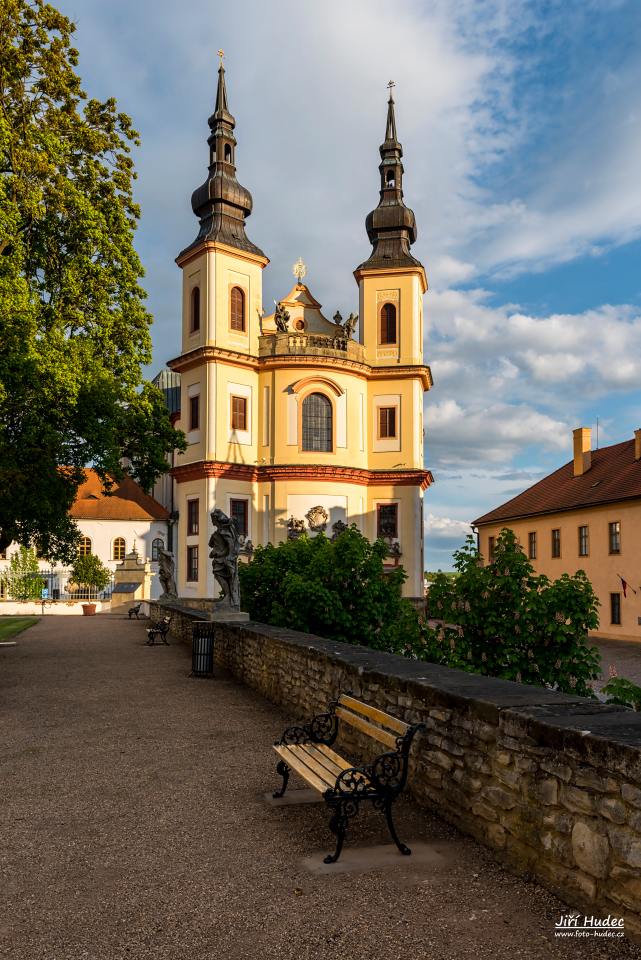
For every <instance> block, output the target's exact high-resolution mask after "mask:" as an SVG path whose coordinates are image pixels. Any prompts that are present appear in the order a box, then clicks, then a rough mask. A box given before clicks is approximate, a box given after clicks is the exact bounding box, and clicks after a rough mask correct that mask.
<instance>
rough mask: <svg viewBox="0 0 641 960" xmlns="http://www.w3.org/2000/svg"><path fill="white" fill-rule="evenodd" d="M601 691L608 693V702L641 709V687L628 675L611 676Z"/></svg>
mask: <svg viewBox="0 0 641 960" xmlns="http://www.w3.org/2000/svg"><path fill="white" fill-rule="evenodd" d="M601 692H602V693H605V694H606V695H607V698H608V699H607V700H606V703H616V704H619V705H620V706H622V707H630V708H631V709H632V710H637V711H641V687H640V686H639V685H638V684H637V683H633V681H632V680H628V679H627V678H626V677H617V676H616V675H615V676H613V677H610V679H609V680H608V682H607V683H606V685H605V686H604V687H603V689H602V691H601Z"/></svg>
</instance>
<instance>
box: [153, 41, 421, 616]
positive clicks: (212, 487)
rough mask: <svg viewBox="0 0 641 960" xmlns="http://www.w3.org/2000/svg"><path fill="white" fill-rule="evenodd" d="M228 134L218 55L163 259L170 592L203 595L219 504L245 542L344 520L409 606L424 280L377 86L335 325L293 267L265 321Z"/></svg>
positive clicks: (415, 578) (417, 571)
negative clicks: (361, 239)
mask: <svg viewBox="0 0 641 960" xmlns="http://www.w3.org/2000/svg"><path fill="white" fill-rule="evenodd" d="M235 123H236V121H235V119H234V117H233V116H232V114H231V113H230V109H229V102H228V97H227V89H226V80H225V70H224V67H223V63H222V57H221V63H220V67H219V70H218V88H217V93H216V105H215V109H214V112H213V114H212V116H211V117H210V118H209V127H210V131H211V132H210V135H209V137H208V140H207V143H208V148H209V167H208V173H207V178H206V180H205V182H204V183H203V184H202V186H200V187H198V188H197V189H196V190H195V191H194V193H193V195H192V200H191V203H192V208H193V212H194V214H195V215H196V217H197V218H198V221H199V229H198V235H197V237H196V239H195V240H194V241H193V242H192V243H190V244H189V246H187V247H185V249H184V250H183V251H182V252H181V253H180V254H179V255H178V257H177V259H176V263H177V264H178V266H179V268H180V270H181V271H182V347H181V353H180V356H178V357H176V358H175V359H174V360H171V361H170V362H169V368H170V371H172V372H171V373H169V374H168V377H169V378H170V379H171V381H172V382H173V383H174V384H178V383H179V390H180V392H179V396H180V400H179V403H176V404H175V406H176V407H179V411H176V413H175V417H174V419H175V422H176V425H177V426H178V427H179V428H180V429H182V430H183V431H184V433H185V435H186V438H187V442H188V447H187V450H186V451H185V452H184V453H176V455H175V456H174V462H173V467H172V470H171V480H170V481H169V484H168V485H167V484H165V490H164V493H163V492H162V491H158V492H157V496H159V498H161V499H162V500H163V502H164V503H165V506H167V507H168V508H169V509H170V510H171V511H172V513H171V516H172V518H173V523H174V529H173V530H172V534H173V535H172V537H171V541H172V546H173V549H174V553H175V557H176V579H177V586H178V592H179V595H180V596H183V597H186V598H187V597H189V598H194V599H196V598H201V597H202V598H204V597H211V596H215V595H216V593H217V587H216V586H215V582H214V579H213V576H212V573H211V564H210V561H209V549H208V540H209V536H210V534H211V532H212V527H211V522H210V517H209V515H210V512H211V511H212V510H213V509H214V508H215V507H218V508H220V509H221V510H223V511H224V512H225V513H226V514H228V515H229V516H231V517H233V518H234V519H235V521H236V523H237V525H238V528H239V530H240V533H241V534H242V536H243V537H244V538H245V539H246V541H251V544H252V545H253V546H256V545H258V544H267V543H269V542H271V543H274V544H277V543H279V542H281V541H283V540H286V539H287V538H288V537H298V536H300V535H301V534H302V532H303V531H304V532H306V533H307V534H308V535H311V536H314V535H316V534H317V533H319V532H320V531H323V532H325V534H326V535H327V536H332V535H334V534H336V533H338V532H340V530H341V529H342V525H343V524H346V525H349V524H356V525H357V526H358V528H359V529H360V531H361V532H362V533H363V534H364V535H365V536H366V537H368V538H370V539H375V538H377V537H382V538H383V539H384V540H385V541H386V543H387V544H388V558H387V561H386V563H387V564H388V565H389V566H390V567H394V566H397V565H402V566H403V567H404V569H405V571H406V573H407V581H406V583H405V586H404V593H405V595H406V596H410V597H419V596H422V595H423V492H424V491H425V489H426V488H427V487H428V486H429V485H430V483H431V482H432V475H431V473H430V471H429V470H426V469H425V467H424V463H423V393H424V392H425V391H426V390H429V389H430V387H431V385H432V377H431V373H430V368H429V366H427V365H426V364H425V363H424V360H423V295H424V294H425V292H426V290H427V280H426V276H425V269H424V267H423V265H422V264H421V263H420V262H419V260H417V259H416V258H415V257H414V256H413V255H412V253H411V250H410V248H411V245H412V244H413V243H414V241H415V240H416V221H415V217H414V213H413V212H412V211H411V210H410V209H409V208H408V207H406V206H405V204H404V202H403V164H402V159H401V158H402V155H403V151H402V147H401V144H400V142H399V140H398V137H397V133H396V119H395V113H394V100H393V97H392V89H391V85H390V96H389V102H388V105H387V124H386V129H385V140H384V142H383V144H382V145H381V147H380V156H381V160H380V164H379V171H380V200H379V203H378V206H377V207H376V209H374V210H373V211H372V212H371V213H370V214H369V215H368V216H367V219H366V229H367V235H368V237H369V241H370V243H371V246H372V249H371V253H370V255H369V257H368V258H367V259H366V260H364V261H363V262H362V263H361V264H359V266H357V267H356V269H355V270H354V278H355V280H356V284H357V286H358V314H357V316H355V315H353V314H352V315H350V316H349V317H348V318H346V319H345V320H343V318H342V317H341V316H340V314H338V313H337V314H336V315H335V316H334V317H333V318H332V319H331V320H330V319H328V318H327V317H325V316H324V315H323V313H322V305H321V304H320V303H319V302H318V301H317V300H316V299H315V297H314V295H313V293H312V291H311V290H310V289H309V288H308V287H307V286H306V285H305V283H303V278H304V276H305V266H304V264H303V263H302V261H300V260H299V261H298V263H297V264H296V265H295V267H294V276H295V278H296V282H295V284H294V285H293V286H292V288H291V290H289V291H288V292H287V293H285V294H284V296H283V298H282V300H281V301H280V302H279V303H278V305H277V307H276V309H275V311H274V312H273V313H271V314H266V313H265V311H264V310H263V298H262V275H263V270H264V269H265V267H266V266H267V265H268V263H269V259H268V257H267V255H266V254H265V253H264V252H263V250H262V249H260V247H258V246H256V244H255V243H253V242H252V241H251V240H250V239H249V237H248V236H247V234H246V220H247V218H248V217H249V215H250V214H251V211H252V196H251V194H250V192H249V190H247V189H246V188H245V187H243V186H241V185H240V183H239V182H238V180H237V178H236V138H235V136H234V128H235ZM355 175H356V172H355ZM168 487H169V488H170V489H168ZM169 500H170V501H171V502H170V503H169V502H168V501H169Z"/></svg>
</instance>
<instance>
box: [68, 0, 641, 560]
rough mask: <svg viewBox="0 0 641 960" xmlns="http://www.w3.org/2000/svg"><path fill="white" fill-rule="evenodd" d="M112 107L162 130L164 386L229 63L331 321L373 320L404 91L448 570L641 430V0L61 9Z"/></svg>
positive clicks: (428, 497) (272, 2)
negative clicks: (364, 309) (491, 520)
mask: <svg viewBox="0 0 641 960" xmlns="http://www.w3.org/2000/svg"><path fill="white" fill-rule="evenodd" d="M56 5H57V6H58V7H59V8H60V9H61V10H62V11H63V12H64V13H66V14H67V15H68V16H70V17H71V18H72V19H73V20H74V21H75V22H76V24H77V27H78V29H77V33H76V40H75V42H76V46H77V48H78V50H79V52H80V65H79V70H80V74H81V76H82V79H83V82H84V86H85V89H86V90H87V92H88V93H89V95H91V96H95V97H98V98H102V99H105V98H107V97H109V96H115V97H116V98H117V100H118V103H119V107H120V109H122V110H123V111H125V112H126V113H129V114H130V115H131V116H132V117H133V119H134V123H135V126H136V127H137V129H138V130H139V131H140V133H141V136H142V145H141V147H140V148H138V149H137V150H136V151H135V163H136V168H137V171H138V181H137V185H136V196H137V199H138V201H139V203H140V204H141V208H142V216H141V221H140V226H139V229H138V233H137V241H136V246H137V249H138V251H139V253H140V255H141V258H142V260H143V263H144V265H145V269H146V277H145V281H144V284H145V287H146V289H147V291H148V294H149V308H150V310H151V312H152V313H153V315H154V318H155V320H154V325H153V328H152V330H153V340H154V364H153V366H152V368H150V370H149V371H148V373H150V374H153V373H155V372H156V371H157V370H158V369H160V368H161V367H162V366H163V365H164V364H165V363H166V361H167V360H168V359H170V358H171V357H174V356H176V355H177V354H178V353H179V330H180V289H181V285H180V276H179V270H178V268H177V267H176V266H175V264H174V258H175V257H176V255H177V254H178V252H179V251H180V250H181V249H183V248H184V247H185V246H186V245H187V244H188V243H190V242H191V241H192V240H193V239H194V238H195V236H196V233H197V220H196V218H195V217H194V215H193V213H192V211H191V206H190V197H191V193H192V191H193V190H194V188H195V187H196V186H198V185H199V184H200V183H201V182H202V181H203V180H204V178H205V173H206V166H207V146H206V138H207V135H208V133H209V130H208V127H207V117H208V116H209V115H210V113H211V112H212V107H213V102H214V97H215V87H216V69H217V56H216V51H217V50H218V49H219V48H222V49H224V51H225V65H226V71H227V72H226V78H227V89H228V95H229V105H230V109H231V112H232V113H233V114H234V116H235V117H236V131H235V132H236V136H237V140H238V147H237V153H236V161H237V174H238V179H239V181H240V182H241V183H242V184H243V185H244V186H246V187H248V188H249V190H250V191H251V193H252V195H253V199H254V209H253V213H252V215H251V218H250V219H249V221H248V225H247V234H248V236H249V237H250V239H251V240H253V241H254V242H255V243H256V244H257V245H258V246H259V247H261V248H262V249H263V250H264V251H265V252H266V254H267V255H268V256H269V258H270V261H271V262H270V264H269V266H268V267H267V268H266V270H265V272H264V291H263V299H264V302H265V303H266V304H270V303H271V302H272V300H273V299H278V298H280V297H282V296H283V295H285V294H286V293H287V292H288V290H289V289H290V288H291V285H292V283H293V277H292V273H291V268H292V264H293V263H294V262H295V260H296V259H297V258H298V257H299V256H302V258H303V260H304V261H305V263H306V265H307V271H308V272H307V277H306V283H307V284H308V286H309V288H310V290H311V291H312V293H313V294H314V296H315V297H316V298H317V299H318V300H320V302H321V303H322V304H323V309H324V312H325V314H326V315H329V316H332V315H333V314H334V312H335V310H336V309H337V308H338V309H340V310H341V312H342V313H343V315H344V316H345V315H347V314H348V313H349V312H350V311H354V312H357V310H358V290H357V287H356V284H355V281H354V278H353V276H352V271H353V269H354V268H355V267H356V266H357V265H358V264H359V263H360V262H362V260H363V259H365V258H366V257H367V255H368V253H369V250H370V245H369V243H368V240H367V235H366V232H365V217H366V215H367V213H368V212H369V211H370V210H371V209H372V208H373V207H375V206H376V204H377V202H378V183H379V174H378V162H379V155H378V146H379V144H380V143H381V142H382V140H383V138H384V131H385V116H386V97H387V83H388V81H389V80H390V79H392V80H394V82H395V84H396V87H395V91H394V92H395V100H396V120H397V129H398V135H399V139H400V140H401V141H402V144H403V151H404V165H405V176H404V190H405V202H406V203H407V205H408V206H409V207H411V208H412V209H413V210H414V212H415V214H416V221H417V225H418V240H417V242H416V244H415V245H414V247H413V250H412V252H413V253H414V255H415V256H417V257H418V258H419V259H420V260H421V261H422V262H423V264H424V265H425V268H426V272H427V277H428V282H429V287H430V289H429V291H428V293H427V295H426V298H425V317H426V333H425V359H426V362H427V363H429V364H430V366H431V368H432V373H433V377H434V387H433V389H432V390H431V391H430V392H429V393H427V394H426V395H425V426H426V439H425V461H426V466H428V467H429V468H430V469H431V470H432V472H433V474H434V477H435V483H434V485H433V486H432V487H430V489H429V490H428V491H427V492H426V494H425V515H426V530H425V536H426V566H427V568H428V569H431V570H434V569H439V568H440V569H443V570H448V569H451V562H452V551H453V550H454V549H456V548H457V547H458V546H460V545H461V543H462V542H463V540H464V538H465V536H466V534H467V533H468V532H469V530H470V527H469V523H470V521H472V520H474V519H475V518H476V517H478V516H480V515H481V514H483V513H484V512H486V511H487V510H489V509H492V508H493V507H495V506H498V505H499V504H500V503H502V502H504V501H505V500H507V499H509V498H510V497H512V496H514V495H516V494H517V493H519V492H520V491H521V490H523V489H525V488H526V487H528V486H530V485H531V484H532V483H534V482H535V481H536V480H538V479H539V478H540V477H542V476H544V475H545V474H546V473H549V472H550V471H551V470H553V469H556V468H557V467H558V466H560V465H561V464H562V463H564V462H566V461H567V460H569V459H570V458H571V452H572V430H573V428H575V427H577V426H590V427H592V428H593V439H595V433H596V425H597V421H598V436H599V445H601V446H604V445H607V444H610V443H617V442H619V441H621V440H625V439H627V438H630V437H632V435H633V430H634V429H635V428H637V427H640V426H641V395H640V393H639V387H638V384H639V379H640V375H641V270H640V269H639V265H640V261H641V98H640V97H639V90H641V55H640V53H641V49H640V48H641V4H640V3H639V2H638V0H396V2H394V3H390V2H389V0H387V2H379V0H340V2H338V0H324V2H323V3H313V2H311V0H307V2H301V0H298V2H297V3H293V2H291V0H269V2H265V0H234V2H233V3H229V2H228V0H226V2H222V0H190V2H189V3H188V4H184V5H183V4H176V3H175V2H173V0H135V2H131V0H127V2H125V0H110V2H109V3H105V2H104V0H57V2H56Z"/></svg>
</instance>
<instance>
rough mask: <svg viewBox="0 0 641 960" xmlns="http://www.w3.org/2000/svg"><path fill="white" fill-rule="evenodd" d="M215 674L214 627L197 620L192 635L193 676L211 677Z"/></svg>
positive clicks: (206, 621) (207, 622) (209, 623)
mask: <svg viewBox="0 0 641 960" xmlns="http://www.w3.org/2000/svg"><path fill="white" fill-rule="evenodd" d="M213 672H214V625H213V623H211V622H209V621H208V620H197V621H196V623H195V624H194V626H193V629H192V634H191V675H192V677H211V675H212V674H213Z"/></svg>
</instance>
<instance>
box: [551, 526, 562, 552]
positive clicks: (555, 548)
mask: <svg viewBox="0 0 641 960" xmlns="http://www.w3.org/2000/svg"><path fill="white" fill-rule="evenodd" d="M552 556H553V557H556V558H558V557H560V556H561V531H560V530H553V531H552Z"/></svg>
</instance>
